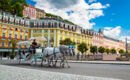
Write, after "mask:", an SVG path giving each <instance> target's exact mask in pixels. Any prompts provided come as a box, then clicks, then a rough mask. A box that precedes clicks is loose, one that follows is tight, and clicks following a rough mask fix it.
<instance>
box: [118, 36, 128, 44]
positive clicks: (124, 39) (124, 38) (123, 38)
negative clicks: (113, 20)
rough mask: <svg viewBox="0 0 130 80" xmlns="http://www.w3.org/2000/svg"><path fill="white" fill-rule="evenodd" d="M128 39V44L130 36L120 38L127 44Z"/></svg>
mask: <svg viewBox="0 0 130 80" xmlns="http://www.w3.org/2000/svg"><path fill="white" fill-rule="evenodd" d="M126 37H127V42H128V43H130V36H122V37H120V40H121V41H124V42H125V41H126Z"/></svg>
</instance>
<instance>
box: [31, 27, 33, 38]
mask: <svg viewBox="0 0 130 80" xmlns="http://www.w3.org/2000/svg"><path fill="white" fill-rule="evenodd" d="M31 37H33V29H31Z"/></svg>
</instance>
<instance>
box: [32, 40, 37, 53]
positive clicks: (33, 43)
mask: <svg viewBox="0 0 130 80" xmlns="http://www.w3.org/2000/svg"><path fill="white" fill-rule="evenodd" d="M37 47H38V46H37V42H36V40H35V39H34V40H33V42H32V49H33V54H35V53H36V48H37Z"/></svg>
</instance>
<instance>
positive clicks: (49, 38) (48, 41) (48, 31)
mask: <svg viewBox="0 0 130 80" xmlns="http://www.w3.org/2000/svg"><path fill="white" fill-rule="evenodd" d="M48 47H50V30H49V29H48Z"/></svg>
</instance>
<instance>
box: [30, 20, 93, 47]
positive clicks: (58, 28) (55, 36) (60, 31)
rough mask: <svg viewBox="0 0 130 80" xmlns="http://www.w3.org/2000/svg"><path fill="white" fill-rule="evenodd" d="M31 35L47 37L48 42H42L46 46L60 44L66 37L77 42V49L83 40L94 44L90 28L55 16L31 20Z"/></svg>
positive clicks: (88, 43)
mask: <svg viewBox="0 0 130 80" xmlns="http://www.w3.org/2000/svg"><path fill="white" fill-rule="evenodd" d="M30 37H45V38H46V39H47V40H48V42H45V43H44V44H42V45H43V46H44V47H47V46H59V45H60V40H64V39H65V38H70V39H71V40H72V41H74V42H76V46H75V47H76V50H77V45H78V44H80V43H82V42H85V43H86V44H87V45H88V46H90V45H92V32H91V31H90V30H86V29H83V28H81V27H79V26H76V25H72V24H69V23H65V22H64V21H61V20H58V19H54V18H45V19H43V20H31V21H30Z"/></svg>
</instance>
